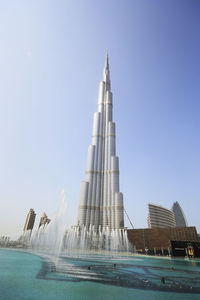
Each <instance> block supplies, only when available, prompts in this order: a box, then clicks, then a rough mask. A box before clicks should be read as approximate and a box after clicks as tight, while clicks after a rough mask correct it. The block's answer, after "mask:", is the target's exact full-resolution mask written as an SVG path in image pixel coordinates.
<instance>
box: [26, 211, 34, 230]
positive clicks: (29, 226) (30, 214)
mask: <svg viewBox="0 0 200 300" xmlns="http://www.w3.org/2000/svg"><path fill="white" fill-rule="evenodd" d="M35 217H36V213H35V211H34V210H33V208H31V209H30V210H29V212H28V215H27V217H26V222H25V225H24V233H25V232H26V231H27V230H32V229H33V226H34V223H35Z"/></svg>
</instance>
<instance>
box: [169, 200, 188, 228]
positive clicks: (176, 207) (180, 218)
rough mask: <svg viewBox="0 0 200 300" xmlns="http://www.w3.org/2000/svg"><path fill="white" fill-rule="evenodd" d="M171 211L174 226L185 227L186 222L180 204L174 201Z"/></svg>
mask: <svg viewBox="0 0 200 300" xmlns="http://www.w3.org/2000/svg"><path fill="white" fill-rule="evenodd" d="M172 211H173V212H174V215H175V219H176V226H179V227H186V226H187V220H186V217H185V215H184V213H183V210H182V208H181V206H180V204H179V203H178V202H177V201H176V202H174V204H173V206H172Z"/></svg>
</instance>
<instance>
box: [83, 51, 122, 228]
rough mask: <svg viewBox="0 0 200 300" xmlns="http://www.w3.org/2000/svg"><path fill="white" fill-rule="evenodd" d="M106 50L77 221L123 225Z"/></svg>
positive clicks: (89, 223) (92, 224) (93, 224)
mask: <svg viewBox="0 0 200 300" xmlns="http://www.w3.org/2000/svg"><path fill="white" fill-rule="evenodd" d="M112 110H113V103H112V92H111V84H110V70H109V61H108V53H106V59H105V65H104V69H103V78H102V81H101V82H100V85H99V97H98V111H97V112H95V113H94V122H93V133H92V143H91V145H89V147H88V157H87V167H86V172H85V174H86V178H85V180H84V181H82V182H81V192H80V202H79V208H78V225H80V226H81V225H85V226H86V227H89V226H90V225H91V226H94V227H95V228H96V229H97V228H98V227H99V225H101V227H109V228H110V229H118V228H122V227H124V206H123V194H122V193H120V191H119V159H118V157H117V156H116V143H115V123H114V122H113V121H112V114H113V113H112Z"/></svg>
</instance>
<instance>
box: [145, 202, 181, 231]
mask: <svg viewBox="0 0 200 300" xmlns="http://www.w3.org/2000/svg"><path fill="white" fill-rule="evenodd" d="M148 207H149V214H148V227H149V228H166V227H175V226H176V220H175V215H174V213H173V211H171V210H170V209H167V208H165V207H162V206H160V205H155V204H151V203H149V204H148Z"/></svg>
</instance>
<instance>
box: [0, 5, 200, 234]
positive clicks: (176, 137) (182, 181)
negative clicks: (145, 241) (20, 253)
mask: <svg viewBox="0 0 200 300" xmlns="http://www.w3.org/2000/svg"><path fill="white" fill-rule="evenodd" d="M0 8H1V9H0V17H1V28H0V36H1V48H0V65H1V69H0V80H1V89H0V137H1V147H0V204H1V209H0V235H11V234H12V235H13V234H20V232H21V233H22V232H23V226H24V223H25V219H26V215H27V213H28V211H29V209H30V208H31V207H32V208H34V210H35V212H36V214H37V222H38V221H39V219H40V216H41V214H42V213H43V212H44V211H45V212H46V214H47V215H48V217H49V218H52V215H53V214H54V213H55V211H56V210H57V208H58V207H59V203H60V192H61V190H62V189H63V188H64V190H65V193H66V199H67V203H68V210H69V212H70V213H69V214H68V215H69V224H70V223H71V224H75V223H76V221H77V209H78V203H79V193H80V182H81V180H82V179H83V177H84V172H85V166H86V157H87V149H88V145H89V144H90V143H91V132H92V123H93V113H94V112H95V111H96V110H97V96H98V85H99V81H100V80H101V77H102V71H103V65H104V58H105V52H106V48H108V52H109V61H110V71H111V88H112V92H113V116H114V120H115V122H116V136H117V141H116V144H117V147H116V149H117V155H118V156H119V158H120V190H121V191H122V192H123V194H124V206H125V209H126V210H127V211H128V214H129V216H130V218H131V220H132V222H133V224H134V226H135V228H141V227H147V214H148V207H147V204H148V203H149V202H151V203H154V204H159V205H162V206H165V207H167V208H171V207H172V204H173V202H175V201H178V202H179V204H180V205H181V207H182V209H183V211H184V213H185V215H186V218H187V221H188V225H194V226H196V227H197V230H198V231H200V226H199V213H198V211H199V199H200V190H199V181H200V158H199V153H200V140H199V129H200V122H199V111H200V104H199V96H200V85H199V79H200V78H199V77H200V73H199V70H200V61H199V52H200V36H199V32H200V3H199V1H194V0H188V1H184V0H175V1H174V0H168V1H158V0H149V1H147V0H137V1H134V0H132V1H114V0H111V1H105V0H103V1H101V2H98V1H89V0H84V1H64V0H63V1H62V0H59V1H42V2H41V1H38V0H36V1H12V2H10V3H8V2H6V1H3V2H1V4H0ZM37 222H36V225H37ZM125 224H126V225H128V226H129V227H130V225H129V223H128V221H127V219H126V217H125Z"/></svg>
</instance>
